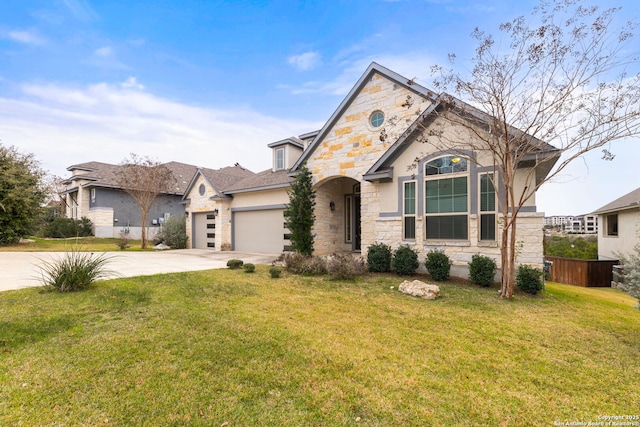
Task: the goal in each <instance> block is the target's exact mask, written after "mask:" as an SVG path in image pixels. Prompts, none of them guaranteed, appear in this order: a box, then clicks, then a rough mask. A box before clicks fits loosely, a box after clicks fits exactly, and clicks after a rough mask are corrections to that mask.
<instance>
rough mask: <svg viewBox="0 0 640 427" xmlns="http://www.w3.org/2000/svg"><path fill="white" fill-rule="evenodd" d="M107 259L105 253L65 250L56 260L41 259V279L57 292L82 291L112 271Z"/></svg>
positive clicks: (47, 286) (46, 286) (45, 284)
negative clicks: (95, 253)
mask: <svg viewBox="0 0 640 427" xmlns="http://www.w3.org/2000/svg"><path fill="white" fill-rule="evenodd" d="M109 261H110V258H109V257H107V255H106V254H105V253H102V254H100V255H97V256H94V255H93V253H90V252H80V251H76V250H74V251H71V252H67V253H65V255H64V256H63V257H62V258H59V259H57V260H53V261H44V260H43V261H42V265H41V266H40V267H39V268H40V274H41V278H42V280H41V281H42V284H43V286H44V287H45V288H49V289H50V290H55V291H58V292H73V291H82V290H84V289H86V288H88V287H89V285H91V284H92V283H93V282H95V281H96V280H98V279H102V278H104V277H106V276H108V275H109V274H111V273H112V271H111V270H108V269H107V264H108V263H109Z"/></svg>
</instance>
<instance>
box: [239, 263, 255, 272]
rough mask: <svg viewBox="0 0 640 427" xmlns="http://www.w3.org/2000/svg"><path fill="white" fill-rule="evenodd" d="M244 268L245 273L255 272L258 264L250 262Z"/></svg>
mask: <svg viewBox="0 0 640 427" xmlns="http://www.w3.org/2000/svg"><path fill="white" fill-rule="evenodd" d="M242 268H243V269H244V272H245V273H253V272H254V271H256V266H255V265H254V264H251V263H250V262H248V263H246V264H244V265H243V266H242Z"/></svg>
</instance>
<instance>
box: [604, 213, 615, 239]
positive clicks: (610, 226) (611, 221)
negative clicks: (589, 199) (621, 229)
mask: <svg viewBox="0 0 640 427" xmlns="http://www.w3.org/2000/svg"><path fill="white" fill-rule="evenodd" d="M605 222H606V224H607V227H606V229H605V231H606V235H607V236H617V235H618V214H611V215H607V216H605Z"/></svg>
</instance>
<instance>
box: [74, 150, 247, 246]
mask: <svg viewBox="0 0 640 427" xmlns="http://www.w3.org/2000/svg"><path fill="white" fill-rule="evenodd" d="M164 166H165V167H167V168H168V169H169V170H170V171H171V172H172V174H173V177H174V179H175V181H174V185H175V188H174V191H172V192H170V193H164V194H161V195H159V196H158V199H157V200H156V203H155V204H154V206H153V208H152V209H151V211H150V212H149V215H148V223H147V224H145V225H146V226H147V227H149V232H150V233H149V236H153V235H154V234H155V233H156V232H157V231H159V230H160V228H161V224H162V223H163V222H164V220H166V219H167V218H169V217H170V216H171V215H180V216H181V217H184V215H185V207H184V204H183V203H182V197H183V195H184V191H185V190H186V188H187V186H188V185H189V183H190V181H191V180H192V178H193V176H194V175H195V174H196V172H197V171H198V168H197V167H196V166H193V165H188V164H184V163H178V162H169V163H165V164H164ZM121 168H122V166H121V165H112V164H108V163H102V162H87V163H81V164H77V165H73V166H70V167H68V168H67V170H68V171H70V172H71V177H70V178H68V179H66V180H65V181H64V184H65V185H66V190H65V192H64V197H65V205H66V216H67V217H68V218H76V219H79V218H82V217H87V218H89V219H90V220H91V222H92V223H93V228H94V234H95V235H96V236H97V237H119V236H120V234H121V233H124V234H126V235H127V236H129V237H131V238H136V239H137V238H140V234H141V230H142V224H141V223H140V221H141V213H140V207H139V206H138V204H137V203H136V202H135V201H134V200H133V199H132V198H131V197H130V196H129V195H128V194H127V193H126V192H125V191H123V190H122V188H121V187H120V186H119V184H118V174H119V171H120V170H121ZM228 170H232V171H242V172H239V173H238V174H236V175H237V176H238V177H245V176H246V175H247V171H245V170H244V169H242V168H240V167H232V168H225V171H226V173H228ZM208 172H209V173H213V172H212V171H208ZM249 173H250V172H249ZM236 179H237V178H236Z"/></svg>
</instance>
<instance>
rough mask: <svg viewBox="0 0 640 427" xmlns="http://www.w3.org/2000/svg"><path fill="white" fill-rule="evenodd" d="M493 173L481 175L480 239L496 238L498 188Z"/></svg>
mask: <svg viewBox="0 0 640 427" xmlns="http://www.w3.org/2000/svg"><path fill="white" fill-rule="evenodd" d="M492 180H493V174H483V175H480V240H496V189H495V187H494V185H493V181H492Z"/></svg>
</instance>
